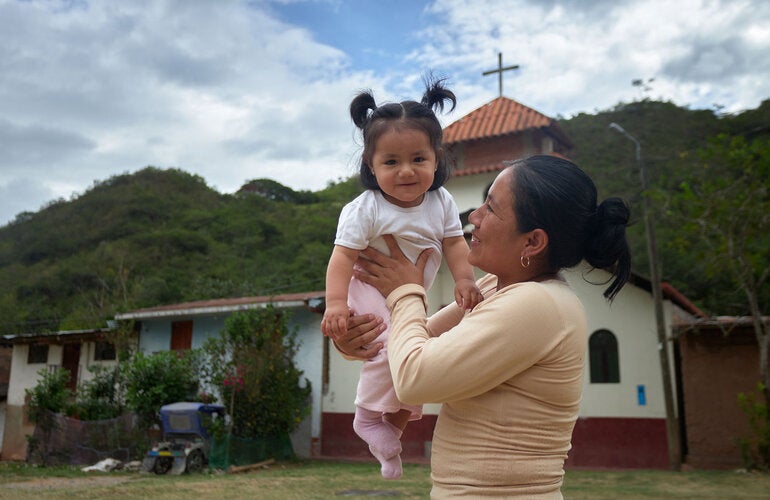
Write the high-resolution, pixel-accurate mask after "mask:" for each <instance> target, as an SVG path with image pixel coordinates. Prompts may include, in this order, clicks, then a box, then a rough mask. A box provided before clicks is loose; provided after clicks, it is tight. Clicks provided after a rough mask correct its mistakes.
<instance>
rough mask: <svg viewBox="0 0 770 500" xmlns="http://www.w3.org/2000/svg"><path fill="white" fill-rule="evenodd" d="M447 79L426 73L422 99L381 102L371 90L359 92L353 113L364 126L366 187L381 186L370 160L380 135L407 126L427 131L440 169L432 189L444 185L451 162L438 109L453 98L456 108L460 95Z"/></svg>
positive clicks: (361, 170)
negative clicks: (447, 86) (437, 113)
mask: <svg viewBox="0 0 770 500" xmlns="http://www.w3.org/2000/svg"><path fill="white" fill-rule="evenodd" d="M444 81H445V79H443V78H442V79H434V78H432V77H426V78H425V79H424V82H425V94H423V96H422V99H421V100H420V102H416V101H402V102H397V103H396V102H392V103H387V104H383V105H382V106H377V104H376V103H375V101H374V96H373V95H372V92H371V90H367V91H363V92H361V93H359V94H358V95H357V96H356V97H355V98H354V99H353V101H352V102H351V103H350V117H351V118H352V119H353V123H355V125H356V127H358V128H359V129H361V132H362V134H363V140H364V149H363V151H362V153H361V165H360V167H359V173H360V176H361V184H362V185H363V186H364V187H365V188H366V189H378V190H379V189H380V186H379V184H377V179H376V178H375V177H374V175H373V174H372V171H371V169H370V168H369V167H370V163H371V160H372V155H373V154H374V148H375V146H376V144H377V140H378V139H379V138H380V136H381V135H382V134H383V133H384V132H387V131H388V130H392V129H393V128H407V129H414V130H419V131H422V132H425V134H427V136H428V139H429V140H430V145H431V147H432V148H433V149H434V151H435V152H436V162H437V165H436V167H437V168H436V173H435V174H434V176H433V184H431V186H430V188H428V191H433V190H435V189H438V188H440V187H441V186H443V185H444V183H445V182H446V181H447V180H448V179H449V173H450V171H449V162H448V161H447V155H445V154H442V151H441V148H442V138H443V131H442V128H441V124H440V123H439V121H438V118H436V114H435V113H434V110H439V111H444V102H445V101H451V103H452V109H450V110H449V111H452V110H454V109H455V105H456V103H457V99H456V98H455V95H454V93H453V92H452V91H451V90H449V89H446V88H445V87H444Z"/></svg>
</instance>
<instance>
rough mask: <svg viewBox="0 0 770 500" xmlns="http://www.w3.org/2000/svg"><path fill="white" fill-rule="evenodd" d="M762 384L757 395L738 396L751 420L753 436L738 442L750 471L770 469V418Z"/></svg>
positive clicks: (742, 394)
mask: <svg viewBox="0 0 770 500" xmlns="http://www.w3.org/2000/svg"><path fill="white" fill-rule="evenodd" d="M764 389H765V388H764V385H763V384H762V382H760V383H759V384H757V391H756V392H757V393H758V395H757V394H755V393H749V394H744V393H742V392H741V393H740V394H738V404H739V405H740V407H741V409H742V410H743V413H745V414H746V416H747V417H748V420H749V429H751V436H748V437H743V438H740V439H739V440H738V445H739V447H740V449H741V455H742V457H743V462H744V464H745V465H746V468H747V469H749V470H768V467H770V418H768V411H767V404H766V403H765V402H764V401H763V400H762V394H763V393H764Z"/></svg>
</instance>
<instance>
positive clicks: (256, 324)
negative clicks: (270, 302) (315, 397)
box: [204, 306, 310, 438]
mask: <svg viewBox="0 0 770 500" xmlns="http://www.w3.org/2000/svg"><path fill="white" fill-rule="evenodd" d="M298 348H299V346H298V344H297V342H296V339H295V333H294V332H292V331H290V330H289V329H288V327H287V314H286V313H285V312H284V311H281V310H279V309H275V308H274V307H272V306H267V307H265V308H263V309H253V310H248V311H243V312H240V313H236V314H233V315H232V316H230V317H229V318H228V319H227V321H226V322H225V328H224V329H223V330H222V332H221V333H220V335H219V337H214V338H210V339H208V340H207V342H206V344H205V346H204V352H205V359H206V362H205V366H206V378H207V381H208V382H209V383H210V384H211V386H212V387H214V388H216V390H217V391H218V392H219V399H220V401H222V402H223V403H224V404H225V405H227V406H228V411H229V413H230V418H231V422H232V429H231V433H232V434H233V435H235V436H238V437H244V438H255V437H273V436H281V435H288V434H289V433H290V432H292V431H293V430H294V429H295V428H296V427H297V426H298V425H299V423H300V422H301V421H302V419H303V418H304V417H305V416H306V415H307V414H308V412H309V410H310V406H309V404H308V403H309V401H308V397H309V396H310V381H309V380H307V379H305V380H304V384H303V385H300V383H301V382H302V371H301V370H299V369H297V367H296V366H295V365H294V356H295V354H296V352H297V349H298Z"/></svg>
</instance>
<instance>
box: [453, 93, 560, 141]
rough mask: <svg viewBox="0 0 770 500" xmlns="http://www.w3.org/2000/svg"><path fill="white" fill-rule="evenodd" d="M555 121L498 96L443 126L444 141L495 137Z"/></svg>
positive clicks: (544, 126) (540, 126) (535, 127)
mask: <svg viewBox="0 0 770 500" xmlns="http://www.w3.org/2000/svg"><path fill="white" fill-rule="evenodd" d="M555 124H556V122H555V121H554V120H552V119H551V118H549V117H547V116H546V115H544V114H542V113H540V112H538V111H535V110H534V109H532V108H530V107H527V106H525V105H523V104H521V103H519V102H516V101H514V100H513V99H509V98H507V97H498V98H497V99H495V100H493V101H491V102H489V103H487V104H485V105H483V106H481V107H480V108H478V109H476V110H474V111H471V112H470V113H468V114H467V115H465V116H463V117H462V118H460V119H459V120H457V121H456V122H454V123H451V124H450V125H448V126H447V127H446V128H444V143H445V144H451V143H454V142H462V141H470V140H474V139H487V138H490V137H499V136H502V135H507V134H516V133H519V132H523V131H525V130H530V129H538V128H548V127H551V126H554V125H555Z"/></svg>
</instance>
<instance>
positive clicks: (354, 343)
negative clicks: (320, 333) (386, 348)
mask: <svg viewBox="0 0 770 500" xmlns="http://www.w3.org/2000/svg"><path fill="white" fill-rule="evenodd" d="M383 331H385V323H384V322H383V321H382V318H379V317H377V316H375V315H374V314H362V315H360V316H357V315H351V316H350V317H349V318H348V329H347V331H346V332H344V333H343V334H342V335H339V336H337V337H333V339H334V344H335V345H336V346H337V349H338V350H339V351H340V352H341V353H343V354H347V355H348V356H350V357H353V358H358V359H369V358H373V357H374V356H375V355H376V354H377V353H378V352H379V351H380V349H382V342H377V343H373V342H374V340H375V339H376V338H377V337H378V336H379V335H380V334H381V333H382V332H383Z"/></svg>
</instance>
